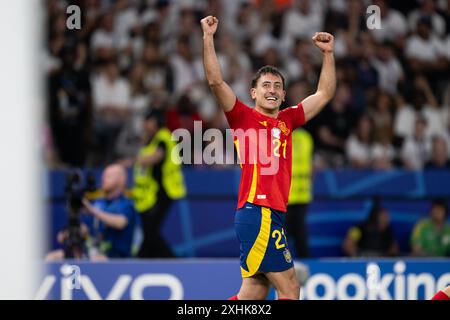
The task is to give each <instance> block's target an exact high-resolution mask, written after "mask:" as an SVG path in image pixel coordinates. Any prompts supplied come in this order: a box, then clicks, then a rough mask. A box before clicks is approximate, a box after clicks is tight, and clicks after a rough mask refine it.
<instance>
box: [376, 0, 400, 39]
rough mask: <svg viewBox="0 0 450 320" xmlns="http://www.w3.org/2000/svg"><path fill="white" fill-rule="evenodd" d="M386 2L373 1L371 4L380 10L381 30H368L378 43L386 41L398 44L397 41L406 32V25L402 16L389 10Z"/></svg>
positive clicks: (395, 11)
mask: <svg viewBox="0 0 450 320" xmlns="http://www.w3.org/2000/svg"><path fill="white" fill-rule="evenodd" d="M386 2H387V1H386V0H374V1H373V4H374V5H376V6H378V7H379V8H380V15H381V21H380V23H381V28H380V29H373V30H370V32H371V33H372V35H373V37H374V38H375V40H376V41H377V42H379V43H381V42H383V41H386V40H388V41H395V42H396V43H400V42H401V41H399V40H401V39H402V38H403V37H404V36H405V35H406V34H407V32H408V24H407V22H406V19H405V17H404V16H403V14H401V13H400V12H399V11H397V10H394V9H391V8H390V7H389V6H388V4H387V3H386Z"/></svg>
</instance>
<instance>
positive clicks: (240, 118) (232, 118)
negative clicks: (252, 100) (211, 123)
mask: <svg viewBox="0 0 450 320" xmlns="http://www.w3.org/2000/svg"><path fill="white" fill-rule="evenodd" d="M251 112H252V109H250V107H248V106H246V105H245V104H243V103H242V102H241V101H239V99H237V98H236V102H235V103H234V106H233V109H231V110H230V111H228V112H225V117H226V118H227V121H228V124H229V126H230V128H231V129H239V128H243V127H244V126H245V123H246V121H247V120H246V119H247V117H248V116H249V115H251Z"/></svg>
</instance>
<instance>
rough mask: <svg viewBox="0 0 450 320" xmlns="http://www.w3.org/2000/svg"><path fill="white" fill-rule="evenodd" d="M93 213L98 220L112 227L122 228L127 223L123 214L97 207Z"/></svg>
mask: <svg viewBox="0 0 450 320" xmlns="http://www.w3.org/2000/svg"><path fill="white" fill-rule="evenodd" d="M93 213H94V216H96V217H97V218H98V219H99V220H100V221H102V222H103V223H104V224H106V225H107V226H108V227H111V228H114V229H119V230H120V229H123V228H125V227H126V225H127V224H128V220H127V218H125V217H124V216H123V215H116V214H112V213H108V212H105V211H101V210H99V209H96V210H95V211H94V212H93Z"/></svg>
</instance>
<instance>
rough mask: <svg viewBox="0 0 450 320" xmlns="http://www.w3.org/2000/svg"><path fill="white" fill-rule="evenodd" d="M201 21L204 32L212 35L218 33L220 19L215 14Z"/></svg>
mask: <svg viewBox="0 0 450 320" xmlns="http://www.w3.org/2000/svg"><path fill="white" fill-rule="evenodd" d="M200 23H201V24H202V29H203V34H204V35H211V36H212V35H213V34H214V33H216V30H217V25H218V24H219V19H217V18H216V17H214V16H207V17H205V18H203V19H202V20H200Z"/></svg>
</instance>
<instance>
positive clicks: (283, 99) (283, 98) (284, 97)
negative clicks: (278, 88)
mask: <svg viewBox="0 0 450 320" xmlns="http://www.w3.org/2000/svg"><path fill="white" fill-rule="evenodd" d="M281 98H282V99H281V100H282V101H283V102H284V101H285V100H286V91H285V90H283V96H282V97H281Z"/></svg>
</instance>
